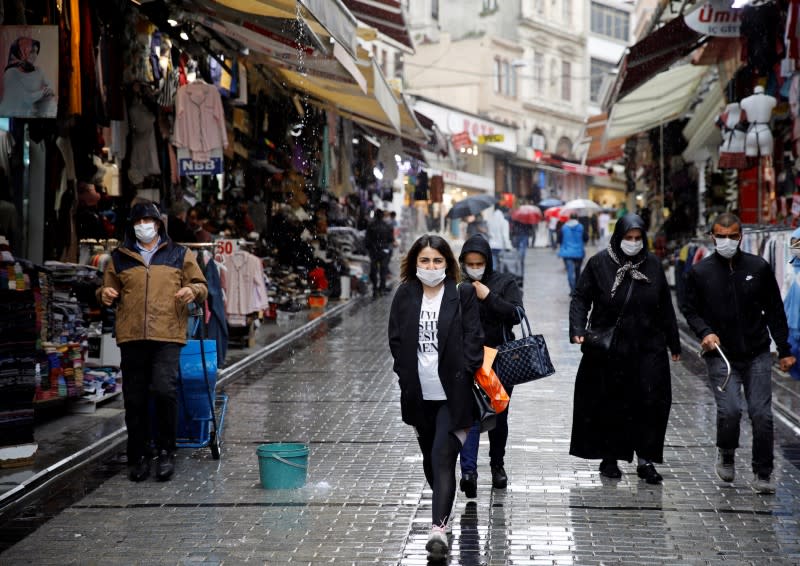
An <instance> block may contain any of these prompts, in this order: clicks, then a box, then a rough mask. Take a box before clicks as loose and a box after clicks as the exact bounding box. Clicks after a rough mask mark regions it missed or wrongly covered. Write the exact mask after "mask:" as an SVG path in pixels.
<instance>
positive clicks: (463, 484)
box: [458, 472, 478, 499]
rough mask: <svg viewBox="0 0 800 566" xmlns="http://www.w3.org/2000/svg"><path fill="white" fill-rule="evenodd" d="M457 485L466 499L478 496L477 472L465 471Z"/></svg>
mask: <svg viewBox="0 0 800 566" xmlns="http://www.w3.org/2000/svg"><path fill="white" fill-rule="evenodd" d="M458 485H459V487H460V488H461V491H463V492H464V495H466V496H467V498H468V499H475V498H476V497H477V496H478V474H476V473H469V472H468V473H465V474H464V475H463V476H461V481H460V482H459V484H458Z"/></svg>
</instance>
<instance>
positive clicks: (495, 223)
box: [486, 203, 511, 267]
mask: <svg viewBox="0 0 800 566" xmlns="http://www.w3.org/2000/svg"><path fill="white" fill-rule="evenodd" d="M486 225H487V228H488V230H489V234H488V236H489V246H490V247H491V248H492V259H493V260H494V264H495V265H496V266H498V267H500V252H501V251H504V250H510V249H511V227H510V225H509V223H508V219H506V215H505V208H504V207H503V205H501V204H500V203H497V204H495V205H494V210H493V211H492V213H491V214H490V215H489V220H487V222H486Z"/></svg>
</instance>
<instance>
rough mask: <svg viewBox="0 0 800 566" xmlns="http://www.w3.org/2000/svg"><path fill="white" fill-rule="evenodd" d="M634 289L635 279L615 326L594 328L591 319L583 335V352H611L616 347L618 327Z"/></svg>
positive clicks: (629, 288)
mask: <svg viewBox="0 0 800 566" xmlns="http://www.w3.org/2000/svg"><path fill="white" fill-rule="evenodd" d="M632 290H633V281H631V284H630V285H629V286H628V294H627V295H625V302H624V303H622V308H621V309H620V311H619V316H618V317H617V321H616V322H615V323H614V326H611V327H608V328H602V327H600V328H592V326H591V321H590V322H589V327H588V328H586V333H585V334H584V335H583V344H581V352H583V353H584V354H605V355H607V354H610V353H611V352H613V351H614V349H615V342H616V338H617V329H618V328H619V326H620V324H622V314H623V313H624V312H625V306H626V305H627V304H628V299H630V298H631V291H632Z"/></svg>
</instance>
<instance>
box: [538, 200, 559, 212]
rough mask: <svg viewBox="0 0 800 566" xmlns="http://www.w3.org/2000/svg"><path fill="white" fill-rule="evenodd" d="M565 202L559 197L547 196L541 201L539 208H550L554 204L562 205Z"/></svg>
mask: <svg viewBox="0 0 800 566" xmlns="http://www.w3.org/2000/svg"><path fill="white" fill-rule="evenodd" d="M562 204H564V201H563V200H561V199H557V198H546V199H544V200H542V201H539V208H541V209H542V210H544V209H545V208H550V207H552V206H561V205H562Z"/></svg>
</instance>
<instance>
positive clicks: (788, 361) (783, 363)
mask: <svg viewBox="0 0 800 566" xmlns="http://www.w3.org/2000/svg"><path fill="white" fill-rule="evenodd" d="M795 362H797V358H795V357H794V356H786V357H785V358H781V359H780V360H778V365H779V366H780V368H781V371H789V368H790V367H792V366H793V365H794V364H795Z"/></svg>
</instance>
